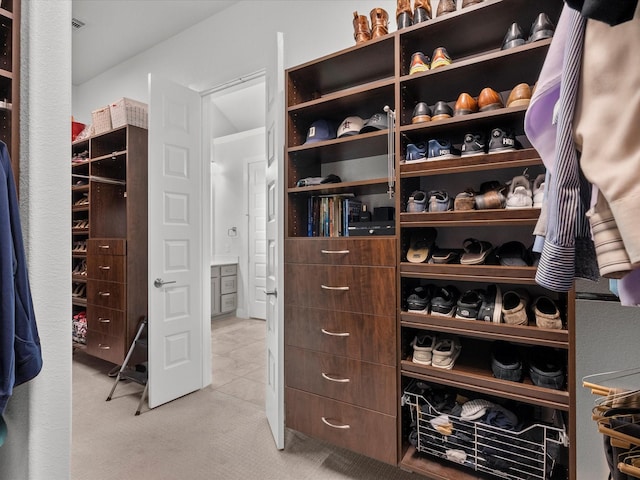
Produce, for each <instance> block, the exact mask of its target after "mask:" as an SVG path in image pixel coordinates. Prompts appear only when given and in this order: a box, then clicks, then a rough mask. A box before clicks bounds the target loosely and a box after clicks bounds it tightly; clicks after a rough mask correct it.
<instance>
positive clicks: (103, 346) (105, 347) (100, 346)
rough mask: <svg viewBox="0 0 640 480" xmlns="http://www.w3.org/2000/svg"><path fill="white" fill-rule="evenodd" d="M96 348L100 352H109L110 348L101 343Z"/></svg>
mask: <svg viewBox="0 0 640 480" xmlns="http://www.w3.org/2000/svg"><path fill="white" fill-rule="evenodd" d="M98 348H100V349H102V350H111V347H110V346H109V345H103V344H101V343H99V344H98Z"/></svg>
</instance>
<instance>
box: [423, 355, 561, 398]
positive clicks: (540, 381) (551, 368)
mask: <svg viewBox="0 0 640 480" xmlns="http://www.w3.org/2000/svg"><path fill="white" fill-rule="evenodd" d="M436 347H437V344H436ZM434 353H435V347H434ZM564 365H566V361H563V359H562V355H561V354H560V353H559V352H558V351H556V350H553V349H550V348H543V347H537V348H534V349H532V352H531V356H530V358H529V377H530V378H531V381H532V382H533V384H534V385H537V386H538V387H544V388H552V389H554V390H562V389H563V388H564V384H565V374H564Z"/></svg>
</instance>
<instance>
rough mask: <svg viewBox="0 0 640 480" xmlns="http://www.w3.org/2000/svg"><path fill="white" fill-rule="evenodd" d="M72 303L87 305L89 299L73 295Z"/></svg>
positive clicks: (81, 305) (80, 305) (79, 305)
mask: <svg viewBox="0 0 640 480" xmlns="http://www.w3.org/2000/svg"><path fill="white" fill-rule="evenodd" d="M71 304H72V305H75V306H78V307H86V306H87V299H86V298H79V297H71Z"/></svg>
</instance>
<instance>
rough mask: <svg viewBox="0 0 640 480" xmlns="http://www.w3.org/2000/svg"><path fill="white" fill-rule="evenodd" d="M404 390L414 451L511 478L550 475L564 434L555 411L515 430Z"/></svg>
mask: <svg viewBox="0 0 640 480" xmlns="http://www.w3.org/2000/svg"><path fill="white" fill-rule="evenodd" d="M411 390H412V389H411V388H410V386H409V387H408V388H407V389H405V391H404V395H403V398H402V402H403V405H405V406H408V407H409V409H410V412H411V420H412V423H413V425H414V426H415V428H416V431H417V435H416V432H413V435H414V437H413V440H411V439H410V440H411V443H413V444H414V445H415V447H416V450H417V451H419V452H422V453H426V454H428V455H432V456H435V457H438V458H442V459H446V460H448V461H451V462H455V463H457V464H459V465H462V466H464V467H467V468H470V469H473V470H475V471H477V472H483V473H487V474H490V475H493V476H495V477H498V478H506V479H509V480H548V479H550V478H551V475H552V473H553V470H554V467H555V464H556V459H557V458H558V456H559V452H560V449H561V447H563V446H564V447H566V446H567V445H568V436H567V433H566V429H565V426H564V422H563V420H562V415H561V414H560V413H559V412H556V413H557V414H556V415H554V419H555V421H554V425H553V426H552V425H546V424H544V423H533V424H529V425H526V426H524V427H522V428H520V429H519V430H518V431H513V430H508V429H503V428H499V427H496V426H493V425H489V424H487V423H483V422H482V421H480V420H476V421H472V420H467V419H463V418H461V417H459V416H455V415H452V414H446V413H442V412H440V411H438V410H437V409H436V408H435V407H434V406H433V405H432V404H431V403H429V401H428V400H427V398H425V397H424V396H423V395H421V394H419V393H415V392H414V391H411Z"/></svg>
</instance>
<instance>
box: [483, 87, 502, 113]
mask: <svg viewBox="0 0 640 480" xmlns="http://www.w3.org/2000/svg"><path fill="white" fill-rule="evenodd" d="M503 107H504V103H502V97H501V96H500V94H499V93H498V92H496V91H495V90H493V89H491V88H489V87H487V88H483V89H482V91H481V92H480V95H478V109H479V110H480V111H481V112H488V111H489V110H496V109H498V108H503Z"/></svg>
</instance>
